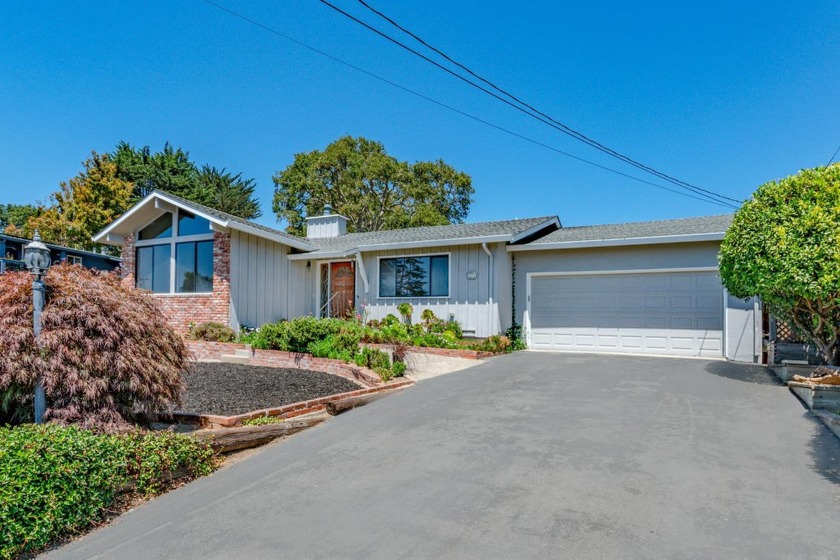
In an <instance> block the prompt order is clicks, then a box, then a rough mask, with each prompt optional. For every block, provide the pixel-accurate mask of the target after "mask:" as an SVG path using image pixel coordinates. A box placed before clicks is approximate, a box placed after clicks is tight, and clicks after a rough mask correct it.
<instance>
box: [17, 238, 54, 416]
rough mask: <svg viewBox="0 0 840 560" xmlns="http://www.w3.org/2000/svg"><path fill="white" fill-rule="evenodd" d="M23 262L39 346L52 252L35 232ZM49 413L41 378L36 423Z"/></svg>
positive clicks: (37, 395) (39, 379)
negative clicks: (29, 283) (30, 276)
mask: <svg viewBox="0 0 840 560" xmlns="http://www.w3.org/2000/svg"><path fill="white" fill-rule="evenodd" d="M23 261H24V262H25V263H26V268H27V269H29V272H30V273H31V274H32V276H33V277H34V279H33V281H32V304H33V308H34V312H33V314H32V322H33V327H34V330H35V344H36V345H37V344H38V336H39V335H40V334H41V312H42V311H43V310H44V301H45V299H46V286H45V285H44V275H45V274H46V273H47V269H48V268H49V267H50V250H49V249H48V248H47V246H46V245H44V244H43V243H42V242H41V235H40V234H39V233H38V230H37V229H36V230H35V235H34V237H33V238H32V242H31V243H28V244H27V245H26V247H25V248H24V256H23ZM46 411H47V394H46V392H45V391H44V382H43V380H42V379H41V378H40V377H39V378H38V379H37V380H36V381H35V423H36V424H40V423H42V422H43V421H44V413H45V412H46Z"/></svg>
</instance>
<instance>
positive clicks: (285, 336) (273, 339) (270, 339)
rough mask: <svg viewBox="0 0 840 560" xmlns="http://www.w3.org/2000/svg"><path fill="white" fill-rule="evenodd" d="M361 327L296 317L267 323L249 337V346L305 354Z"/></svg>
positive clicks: (308, 317) (348, 322) (343, 322)
mask: <svg viewBox="0 0 840 560" xmlns="http://www.w3.org/2000/svg"><path fill="white" fill-rule="evenodd" d="M360 329H361V327H360V326H359V325H357V324H355V323H353V322H350V321H344V320H342V319H318V318H316V317H312V316H306V317H297V318H295V319H292V320H291V321H281V322H279V323H268V324H265V325H263V326H261V327H260V328H259V329H257V330H256V331H255V332H254V334H253V335H250V336H251V337H253V338H251V340H250V341H249V344H251V346H253V347H254V348H263V349H267V350H283V351H285V352H307V351H308V349H309V345H310V344H312V343H313V342H319V341H321V340H323V339H325V338H327V337H328V336H330V335H335V334H338V333H340V332H360Z"/></svg>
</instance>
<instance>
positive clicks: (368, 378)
mask: <svg viewBox="0 0 840 560" xmlns="http://www.w3.org/2000/svg"><path fill="white" fill-rule="evenodd" d="M186 343H187V348H189V349H190V351H191V352H192V354H193V356H194V358H195V359H196V360H198V361H202V360H219V359H221V357H222V356H223V355H226V354H234V353H235V352H236V350H242V349H244V348H247V347H246V346H245V345H244V344H236V343H233V342H205V341H203V340H187V341H186ZM248 364H249V365H252V366H264V367H277V368H293V369H308V370H312V371H322V372H324V373H331V374H333V375H338V376H341V377H344V378H346V379H350V380H352V381H355V382H357V383H359V384H361V385H363V386H365V387H367V388H370V387H381V386H383V385H385V383H383V382H382V380H381V379H380V377H379V374H377V373H376V372H375V371H372V370H369V369H367V368H363V367H359V366H357V365H355V364H348V363H346V362H343V361H341V360H331V359H329V358H316V357H314V356H312V355H311V354H295V353H294V352H282V351H280V350H252V351H251V360H250V361H249V362H248Z"/></svg>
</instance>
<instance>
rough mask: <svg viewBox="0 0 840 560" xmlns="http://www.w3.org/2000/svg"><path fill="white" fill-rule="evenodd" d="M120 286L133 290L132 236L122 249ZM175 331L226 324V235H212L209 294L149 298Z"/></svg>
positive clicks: (228, 304)
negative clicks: (211, 274)
mask: <svg viewBox="0 0 840 560" xmlns="http://www.w3.org/2000/svg"><path fill="white" fill-rule="evenodd" d="M122 259H123V261H122V268H121V274H122V277H123V283H124V284H127V285H129V286H134V284H135V282H134V266H135V263H134V236H133V235H126V236H125V240H124V243H123V247H122ZM152 297H154V298H155V300H156V301H157V304H158V306H159V307H160V309H161V311H163V313H164V315H165V316H166V318H167V321H168V322H169V324H170V325H171V326H172V328H174V329H175V330H176V331H178V332H180V333H186V332H187V331H189V328H190V323H195V324H196V325H200V324H201V323H208V322H211V321H212V322H216V323H222V324H223V325H228V324H230V234H227V233H220V232H216V233H214V234H213V293H212V294H152Z"/></svg>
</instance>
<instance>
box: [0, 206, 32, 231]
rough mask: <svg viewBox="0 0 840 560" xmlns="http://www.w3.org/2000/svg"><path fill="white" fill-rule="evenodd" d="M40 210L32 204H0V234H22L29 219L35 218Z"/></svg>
mask: <svg viewBox="0 0 840 560" xmlns="http://www.w3.org/2000/svg"><path fill="white" fill-rule="evenodd" d="M39 212H40V210H39V209H38V207H37V206H35V205H34V204H0V232H2V231H6V230H7V228H8V229H9V231H7V233H9V234H10V235H14V234H15V232H22V231H23V229H24V228H25V227H26V223H27V222H28V221H29V218H31V217H33V216H37V215H38V214H39Z"/></svg>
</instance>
